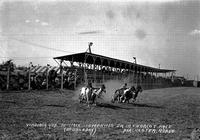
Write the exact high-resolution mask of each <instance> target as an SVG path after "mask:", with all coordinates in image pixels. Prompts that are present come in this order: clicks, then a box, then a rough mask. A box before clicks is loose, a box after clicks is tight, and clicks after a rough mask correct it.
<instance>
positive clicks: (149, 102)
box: [0, 87, 200, 140]
mask: <svg viewBox="0 0 200 140" xmlns="http://www.w3.org/2000/svg"><path fill="white" fill-rule="evenodd" d="M109 92H111V91H109ZM77 93H78V91H76V92H74V91H70V90H65V91H62V92H60V91H31V92H9V93H8V92H3V93H0V118H1V121H0V139H11V140H14V139H15V140H16V139H20V140H21V139H24V140H26V139H37V140H40V139H41V140H43V139H52V140H53V139H69V140H71V139H79V140H82V139H101V140H102V139H104V140H105V139H118V140H121V139H125V140H127V139H132V140H133V139H136V140H168V139H169V140H171V139H174V140H189V139H190V137H191V132H192V131H193V130H194V129H195V128H199V126H200V88H191V87H178V88H165V89H153V90H144V91H143V92H142V93H141V94H139V97H138V99H137V101H136V102H135V103H130V104H119V103H114V104H113V103H111V102H110V101H109V100H110V99H109V98H110V97H111V93H108V92H107V94H109V96H106V98H105V99H104V100H98V105H97V106H91V107H88V106H87V105H85V104H80V103H79V102H78V98H77V97H78V96H77Z"/></svg>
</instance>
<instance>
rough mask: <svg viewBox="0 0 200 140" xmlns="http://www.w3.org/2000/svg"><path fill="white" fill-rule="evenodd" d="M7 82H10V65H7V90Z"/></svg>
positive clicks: (7, 85)
mask: <svg viewBox="0 0 200 140" xmlns="http://www.w3.org/2000/svg"><path fill="white" fill-rule="evenodd" d="M9 82H10V66H8V71H7V82H6V89H7V90H9Z"/></svg>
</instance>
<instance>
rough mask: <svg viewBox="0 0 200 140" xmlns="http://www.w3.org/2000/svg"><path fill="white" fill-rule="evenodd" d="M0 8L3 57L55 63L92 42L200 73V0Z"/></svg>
mask: <svg viewBox="0 0 200 140" xmlns="http://www.w3.org/2000/svg"><path fill="white" fill-rule="evenodd" d="M0 14H1V15H0V48H1V51H0V55H1V58H0V60H1V61H3V60H5V59H7V58H8V57H9V58H14V60H15V62H16V63H17V64H20V65H28V63H29V62H30V61H32V62H33V63H34V64H40V65H46V64H47V63H50V64H51V65H56V63H55V62H54V60H53V59H52V57H55V56H60V55H67V54H71V53H78V52H84V51H86V49H87V47H88V42H93V46H92V52H93V53H97V54H100V55H105V56H108V57H113V58H118V59H122V60H126V61H130V62H132V61H133V58H132V57H133V56H134V57H136V58H137V62H138V63H140V64H143V65H148V66H153V67H158V65H159V64H161V68H167V69H177V73H178V74H180V75H186V74H189V75H190V76H191V77H194V75H198V74H199V75H200V63H199V60H200V1H197V0H194V1H193V0H187V1H186V0H184V1H181V0H180V1H179V0H176V1H173V0H163V1H161V0H154V1H151V0H142V2H141V1H137V0H132V1H131V0H128V1H126V2H123V0H121V1H120V0H118V1H108V0H102V1H100V0H98V1H92V0H87V1H83V0H82V1H70V0H68V1H64V0H62V1H61V0H60V1H54V0H49V1H47V0H39V1H34V0H28V1H23V0H22V1H19V0H18V1H7V2H6V1H3V2H1V3H0ZM48 48H52V49H48ZM61 50H64V51H61ZM25 57H26V58H27V57H28V58H27V59H24V58H25Z"/></svg>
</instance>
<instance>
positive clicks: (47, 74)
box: [46, 65, 49, 90]
mask: <svg viewBox="0 0 200 140" xmlns="http://www.w3.org/2000/svg"><path fill="white" fill-rule="evenodd" d="M48 71H49V67H48V65H47V70H46V72H47V73H46V80H47V85H46V86H47V87H46V88H47V90H48V88H49V78H48V76H49V72H48Z"/></svg>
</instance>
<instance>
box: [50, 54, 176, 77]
mask: <svg viewBox="0 0 200 140" xmlns="http://www.w3.org/2000/svg"><path fill="white" fill-rule="evenodd" d="M86 56H92V57H96V58H103V59H105V60H109V61H114V62H116V63H123V64H125V65H127V64H128V65H134V66H136V67H139V68H146V69H149V71H153V72H159V73H166V72H175V71H176V70H168V69H158V68H153V67H149V66H144V65H140V64H135V63H132V62H128V61H124V60H120V59H116V58H111V57H107V56H103V55H99V54H94V53H88V52H82V53H75V54H70V55H64V56H58V57H54V58H53V59H60V60H66V61H74V62H84V60H85V57H86ZM86 63H89V64H92V63H91V62H89V61H87V62H86Z"/></svg>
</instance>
